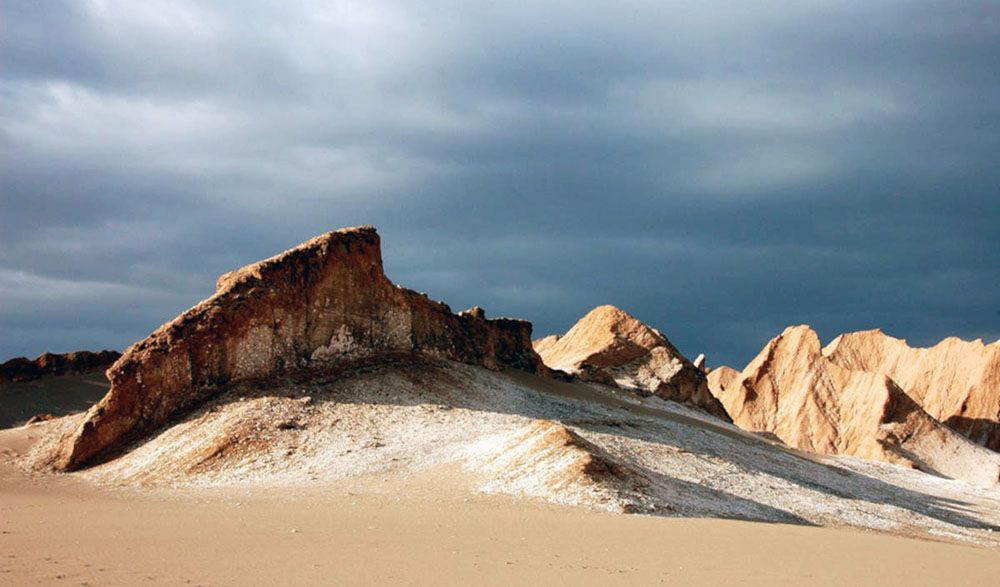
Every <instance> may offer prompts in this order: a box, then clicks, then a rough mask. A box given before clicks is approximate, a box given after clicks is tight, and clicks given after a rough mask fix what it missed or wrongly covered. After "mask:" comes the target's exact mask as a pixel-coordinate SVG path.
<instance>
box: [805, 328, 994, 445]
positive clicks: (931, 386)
mask: <svg viewBox="0 0 1000 587" xmlns="http://www.w3.org/2000/svg"><path fill="white" fill-rule="evenodd" d="M823 355H824V356H826V357H827V358H829V359H830V360H831V361H832V362H834V363H836V364H838V365H841V366H843V367H845V368H848V369H855V370H859V371H869V372H873V373H882V374H885V375H888V376H889V377H891V378H892V380H893V381H895V382H896V383H897V384H898V385H899V386H900V387H901V388H903V389H904V390H906V393H907V394H908V395H909V396H910V397H912V398H913V399H914V400H916V402H917V403H919V404H920V405H921V407H923V409H924V410H925V411H926V412H927V413H928V414H930V415H931V416H933V417H934V418H936V419H937V420H939V421H940V422H943V423H944V424H945V425H947V426H948V427H950V428H951V429H953V430H955V431H957V432H959V433H961V434H964V435H965V436H967V437H968V438H970V439H971V440H972V441H974V442H977V443H979V444H982V445H985V446H987V447H989V448H991V449H993V450H1000V341H998V342H994V343H993V344H988V345H987V344H983V341H981V340H974V341H965V340H961V339H959V338H954V337H952V338H946V339H944V340H942V341H941V342H940V343H938V344H936V345H935V346H933V347H930V348H912V347H910V346H909V345H907V344H906V341H905V340H900V339H898V338H893V337H891V336H888V335H886V334H885V333H883V332H882V331H881V330H867V331H863V332H851V333H847V334H842V335H840V336H838V337H837V338H835V339H834V340H833V341H831V342H830V344H828V345H827V346H826V348H824V349H823Z"/></svg>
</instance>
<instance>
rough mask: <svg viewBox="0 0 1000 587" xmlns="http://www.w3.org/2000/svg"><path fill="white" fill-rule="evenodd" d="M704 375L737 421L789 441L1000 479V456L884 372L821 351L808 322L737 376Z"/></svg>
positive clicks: (722, 371) (979, 479) (986, 480)
mask: <svg viewBox="0 0 1000 587" xmlns="http://www.w3.org/2000/svg"><path fill="white" fill-rule="evenodd" d="M709 380H710V383H711V387H712V391H713V392H714V393H715V395H716V397H718V398H719V400H721V401H722V403H723V405H725V407H726V410H727V411H728V412H729V415H730V416H731V417H732V419H733V422H734V423H736V424H737V425H738V426H740V427H741V428H745V429H747V430H752V431H760V432H769V433H772V434H774V435H775V436H777V437H778V438H780V439H781V440H782V441H783V442H785V443H786V444H788V445H790V446H794V447H797V448H803V449H808V450H812V451H816V452H821V453H827V454H844V455H852V456H857V457H861V458H866V459H872V460H880V461H886V462H890V463H896V464H901V465H907V466H912V467H917V468H920V469H923V470H926V471H929V472H934V473H939V474H942V475H946V476H949V477H953V478H960V479H965V480H968V481H973V482H976V483H983V484H994V483H996V482H997V481H998V477H1000V455H997V454H995V453H993V452H991V451H988V450H986V449H984V448H982V447H979V446H977V445H975V444H973V443H972V442H969V441H968V440H967V439H966V438H964V437H962V436H961V435H959V434H957V433H955V432H954V431H952V430H950V429H949V428H947V427H945V426H943V425H942V424H941V423H939V422H938V421H937V420H935V419H934V418H933V417H931V416H930V415H929V414H928V413H927V412H925V411H924V410H923V409H921V407H920V406H919V405H918V404H917V402H915V401H914V400H913V399H912V398H911V397H910V396H908V395H907V394H906V393H905V392H904V391H903V389H901V388H900V386H899V385H897V384H896V382H894V381H893V380H892V379H891V378H890V377H887V376H886V375H885V374H882V373H877V372H871V371H863V370H856V369H850V368H847V367H844V366H841V365H839V364H837V363H836V362H834V361H833V360H831V359H829V358H828V357H826V356H824V354H823V349H822V346H821V344H820V339H819V336H818V335H817V334H816V332H815V331H813V330H812V329H811V328H809V327H808V326H796V327H789V328H787V329H786V330H785V331H784V332H783V333H781V334H780V335H779V336H777V337H776V338H774V339H772V340H771V341H770V342H769V343H768V344H767V345H766V346H765V347H764V349H763V350H762V351H761V352H760V354H759V355H757V357H756V358H754V360H753V361H751V362H750V364H749V365H747V367H746V368H745V369H744V370H743V371H742V372H741V373H737V372H736V371H735V370H732V369H729V368H726V367H720V368H718V369H716V370H714V371H713V372H712V373H711V374H710V375H709Z"/></svg>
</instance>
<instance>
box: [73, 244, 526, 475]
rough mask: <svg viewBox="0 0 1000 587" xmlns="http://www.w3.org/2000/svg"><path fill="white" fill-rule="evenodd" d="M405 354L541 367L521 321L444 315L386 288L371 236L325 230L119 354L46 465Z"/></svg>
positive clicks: (433, 305)
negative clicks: (222, 405)
mask: <svg viewBox="0 0 1000 587" xmlns="http://www.w3.org/2000/svg"><path fill="white" fill-rule="evenodd" d="M410 354H419V355H424V356H431V357H438V358H442V359H449V360H454V361H459V362H463V363H469V364H474V365H481V366H483V367H486V368H489V369H500V368H504V367H510V368H515V369H522V370H525V371H530V372H534V371H537V370H538V369H539V368H540V360H539V358H538V355H537V354H535V352H534V350H533V349H532V346H531V324H530V323H529V322H525V321H522V320H512V319H504V318H500V319H493V320H489V319H486V318H485V314H484V312H483V311H482V310H481V309H479V308H474V309H472V310H470V311H467V312H462V313H459V314H454V313H452V311H451V309H450V308H449V307H448V306H447V305H446V304H444V303H441V302H436V301H432V300H430V299H428V298H427V297H426V295H424V294H420V293H417V292H414V291H411V290H408V289H405V288H403V287H400V286H396V285H394V284H393V283H392V282H390V281H389V279H388V278H387V277H386V276H385V274H384V272H383V267H382V255H381V248H380V241H379V236H378V234H377V233H376V231H375V229H374V228H373V227H370V226H363V227H357V228H348V229H343V230H338V231H334V232H330V233H327V234H324V235H322V236H319V237H316V238H314V239H312V240H310V241H307V242H305V243H303V244H301V245H299V246H297V247H295V248H293V249H290V250H288V251H286V252H284V253H281V254H280V255H277V256H275V257H272V258H270V259H266V260H264V261H260V262H258V263H254V264H252V265H248V266H246V267H244V268H242V269H239V270H237V271H233V272H231V273H227V274H225V275H223V276H222V277H220V278H219V280H218V282H217V284H216V291H215V294H214V295H212V296H211V297H210V298H208V299H206V300H204V301H202V302H201V303H199V304H198V305H196V306H194V307H193V308H191V309H190V310H188V311H186V312H184V313H183V314H181V315H180V316H178V317H177V318H175V319H174V320H173V321H171V322H169V323H167V324H165V325H163V326H161V327H160V328H159V329H157V330H156V331H155V332H153V333H152V334H151V335H150V336H149V337H148V338H146V339H145V340H142V341H140V342H138V343H136V344H134V345H132V346H131V347H130V348H129V349H128V350H126V351H125V354H124V355H123V356H122V357H121V358H120V359H119V360H118V361H117V362H116V363H115V364H114V365H112V367H111V368H110V369H108V377H109V379H110V380H111V389H110V391H109V392H108V394H107V395H106V396H105V397H104V399H102V400H101V401H100V402H99V403H98V404H97V405H95V406H94V407H93V408H92V409H91V410H90V411H88V412H87V414H86V416H85V418H84V419H83V421H82V423H81V424H80V426H79V427H78V428H77V429H76V430H75V431H74V432H72V433H71V434H69V435H68V436H67V437H65V438H64V439H63V440H62V442H61V445H60V449H59V454H58V456H57V458H56V462H55V466H56V467H57V468H59V469H63V470H72V469H76V468H79V467H81V466H85V465H87V464H89V463H92V462H93V461H94V460H96V459H99V458H100V457H101V456H102V455H104V454H106V453H109V452H112V451H115V450H117V449H120V448H121V447H123V446H124V445H125V444H126V443H127V442H129V441H130V440H133V439H136V438H139V437H142V436H143V435H146V434H148V433H150V432H152V431H153V430H154V429H156V428H157V427H159V426H161V425H163V424H164V423H166V422H167V421H168V420H170V419H171V418H174V417H175V416H177V415H179V414H182V413H184V412H186V411H188V410H190V409H192V408H193V407H195V406H197V405H199V404H201V403H203V402H204V401H206V400H207V399H209V398H210V397H212V396H214V395H216V394H217V393H219V392H220V391H221V390H223V389H224V388H225V387H226V386H227V385H229V384H231V383H235V382H246V381H257V380H261V381H266V380H269V379H274V378H276V377H280V376H282V375H283V374H288V373H293V372H296V373H297V372H303V371H306V372H308V371H329V370H331V369H333V370H336V369H339V368H345V367H349V366H350V365H353V364H357V363H359V362H366V361H372V360H378V359H379V358H380V357H387V356H393V355H399V356H405V355H410Z"/></svg>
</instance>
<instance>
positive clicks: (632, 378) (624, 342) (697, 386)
mask: <svg viewBox="0 0 1000 587" xmlns="http://www.w3.org/2000/svg"><path fill="white" fill-rule="evenodd" d="M534 345H535V350H536V351H537V352H538V354H539V355H540V356H541V357H542V360H543V361H544V362H545V364H546V366H548V367H550V368H552V369H558V370H561V371H565V372H567V373H570V374H573V375H576V376H577V377H579V378H581V379H583V380H587V381H596V382H599V383H605V384H609V385H617V386H619V387H622V388H624V389H630V390H634V391H639V392H642V393H651V394H654V395H657V396H659V397H662V398H664V399H669V400H674V401H678V402H684V403H689V404H692V405H695V406H697V407H699V408H702V409H704V410H706V411H708V412H710V413H712V414H714V415H715V416H718V417H720V418H722V419H725V420H728V419H729V416H728V415H727V414H726V411H725V409H724V408H723V406H722V404H720V403H719V402H718V400H717V399H716V398H715V397H713V396H712V394H711V392H710V391H709V389H708V383H707V381H706V378H705V373H704V372H703V371H702V370H701V369H699V368H697V367H695V366H694V365H693V364H692V363H691V361H689V360H687V358H686V357H684V355H682V354H681V352H680V351H678V350H677V348H676V347H674V345H672V344H671V343H670V341H669V340H667V338H666V337H665V336H663V334H662V333H661V332H660V331H659V330H656V329H655V328H652V327H650V326H647V325H646V324H644V323H643V322H642V321H640V320H639V319H637V318H635V317H634V316H631V315H630V314H628V313H627V312H625V311H623V310H621V309H619V308H616V307H615V306H611V305H604V306H598V307H597V308H594V309H593V310H591V311H590V312H589V313H588V314H587V315H586V316H584V317H583V318H581V319H580V320H579V321H578V322H577V323H576V324H575V325H573V327H572V328H571V329H570V330H569V332H567V333H566V334H565V335H563V336H558V335H554V336H547V337H545V338H541V339H539V340H536V341H535V342H534Z"/></svg>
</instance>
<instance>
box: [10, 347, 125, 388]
mask: <svg viewBox="0 0 1000 587" xmlns="http://www.w3.org/2000/svg"><path fill="white" fill-rule="evenodd" d="M119 357H121V353H119V352H117V351H98V352H96V353H94V352H91V351H76V352H74V353H66V354H62V355H57V354H53V353H42V354H41V355H39V356H38V358H37V359H35V360H34V361H32V360H30V359H28V358H26V357H17V358H15V359H11V360H9V361H7V362H6V363H3V364H0V383H7V382H13V381H17V382H21V381H31V380H33V379H38V378H39V377H42V376H43V375H71V374H75V373H87V372H90V371H97V370H99V369H107V368H108V366H109V365H111V363H114V362H115V361H117V360H118V358H119Z"/></svg>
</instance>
